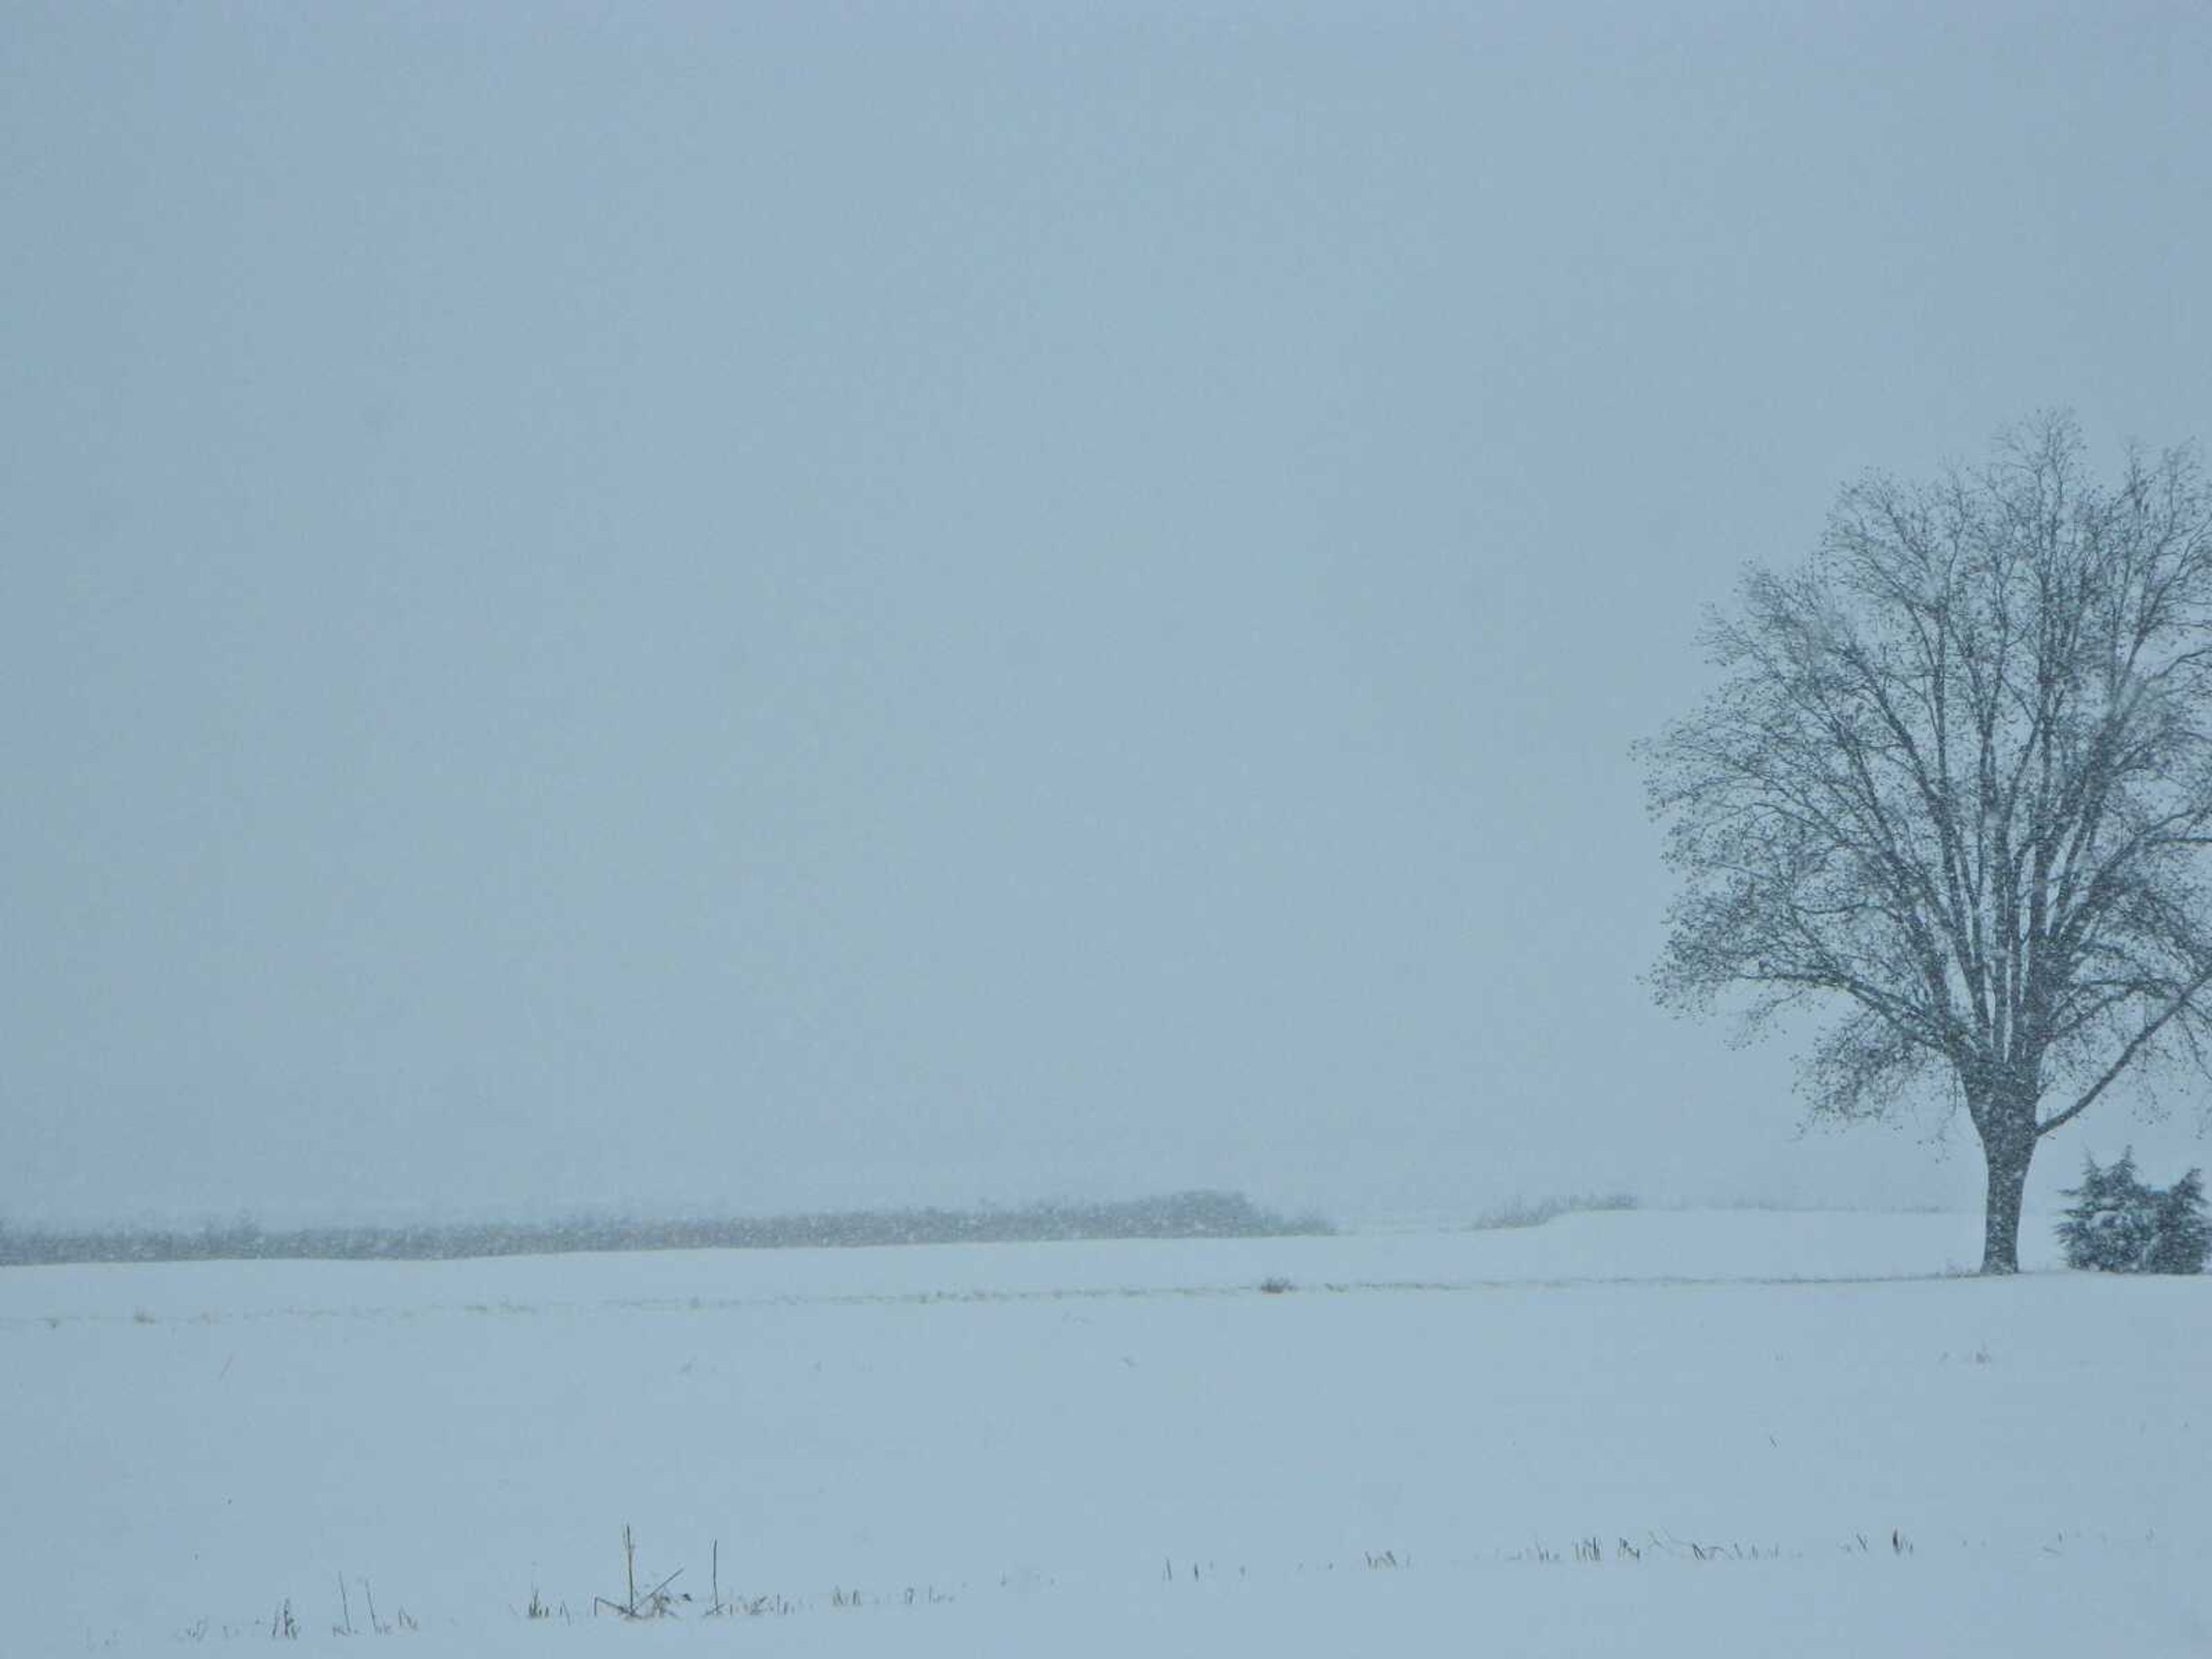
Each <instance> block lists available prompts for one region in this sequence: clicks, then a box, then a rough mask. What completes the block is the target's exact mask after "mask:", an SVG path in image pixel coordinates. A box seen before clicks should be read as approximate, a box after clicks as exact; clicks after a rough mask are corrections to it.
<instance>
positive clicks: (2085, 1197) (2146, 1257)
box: [2058, 1147, 2212, 1273]
mask: <svg viewBox="0 0 2212 1659" xmlns="http://www.w3.org/2000/svg"><path fill="white" fill-rule="evenodd" d="M2063 1195H2064V1196H2065V1197H2068V1198H2070V1199H2072V1200H2074V1202H2073V1203H2072V1204H2071V1205H2070V1206H2069V1207H2068V1208H2067V1211H2066V1213H2065V1218H2064V1219H2063V1220H2062V1221H2060V1222H2059V1224H2058V1239H2059V1243H2061V1244H2063V1246H2064V1247H2065V1250H2066V1265H2067V1266H2068V1267H2081V1268H2087V1269H2090V1270H2092V1271H2093V1272H2097V1273H2202V1272H2203V1271H2204V1262H2205V1258H2206V1256H2207V1255H2212V1225H2208V1222H2207V1219H2206V1216H2205V1211H2204V1176H2203V1171H2201V1170H2191V1171H2190V1172H2189V1173H2188V1174H2187V1175H2185V1176H2182V1177H2181V1179H2180V1180H2179V1181H2177V1182H2174V1183H2173V1185H2172V1186H2171V1187H2166V1188H2157V1187H2150V1186H2146V1185H2144V1184H2143V1182H2142V1180H2141V1179H2139V1178H2138V1177H2137V1176H2136V1160H2135V1152H2134V1149H2133V1148H2132V1147H2130V1148H2129V1149H2128V1150H2127V1151H2125V1152H2122V1153H2121V1154H2120V1158H2119V1161H2118V1163H2116V1164H2106V1165H2104V1166H2103V1167H2101V1168H2100V1167H2099V1165H2098V1163H2097V1160H2096V1159H2095V1158H2086V1157H2085V1158H2083V1160H2082V1170H2081V1185H2080V1186H2078V1187H2071V1188H2067V1189H2066V1191H2065V1193H2064V1194H2063Z"/></svg>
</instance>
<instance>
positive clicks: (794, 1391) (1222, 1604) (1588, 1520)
mask: <svg viewBox="0 0 2212 1659" xmlns="http://www.w3.org/2000/svg"><path fill="white" fill-rule="evenodd" d="M2047 1233H2048V1229H2047V1225H2045V1224H2044V1223H2042V1222H2040V1221H2037V1222H2034V1223H2032V1224H2031V1238H2030V1241H2029V1243H2030V1246H2031V1249H2030V1259H2031V1265H2034V1266H2039V1267H2044V1268H2045V1269H2047V1268H2048V1267H2049V1265H2050V1264H2049V1261H2048V1251H2047V1248H2046V1247H2045V1244H2044V1240H2045V1238H2046V1237H2047ZM1978 1251H1979V1237H1978V1221H1977V1220H1976V1219H1975V1218H1971V1217H1959V1216H1926V1215H1903V1216H1880V1215H1788V1214H1774V1213H1761V1212H1729V1213H1719V1214H1705V1213H1668V1212H1643V1213H1632V1214H1619V1215H1598V1216H1575V1217H1569V1218H1563V1219H1561V1220H1558V1221H1554V1222H1553V1223H1551V1224H1549V1225H1547V1226H1545V1227H1542V1228H1538V1229H1533V1230H1529V1231H1520V1232H1496V1233H1479V1234H1469V1233H1441V1232H1440V1233H1426V1234H1420V1233H1414V1234H1392V1235H1386V1236H1365V1237H1361V1236H1354V1237H1339V1238H1329V1239H1277V1240H1264V1241H1249V1242H1245V1241H1237V1242H1222V1243H1102V1244H1051V1245H1035V1246H1023V1245H995V1246H976V1247H936V1248H927V1249H881V1250H843V1251H775V1252H731V1253H704V1252H702V1253H689V1254H680V1255H620V1256H569V1257H550V1258H530V1259H515V1260H507V1261H487V1262H453V1263H366V1262H342V1263H317V1262H267V1263H192V1264H179V1265H174V1266H150V1267H149V1266H131V1267H52V1268H19V1269H9V1270H4V1271H0V1401H4V1413H5V1415H4V1429H5V1438H4V1459H5V1462H4V1467H0V1490H4V1492H5V1494H6V1497H5V1501H4V1503H0V1651H4V1652H7V1653H9V1654H23V1655H29V1656H44V1655H57V1656H58V1655H63V1654H70V1653H82V1652H86V1651H88V1650H89V1651H119V1652H128V1653H162V1654H171V1653H176V1652H178V1651H179V1650H185V1649H190V1648H192V1647H196V1646H199V1647H210V1648H218V1649H223V1650H237V1647H238V1644H240V1643H252V1644H265V1643H267V1642H268V1640H269V1638H270V1624H271V1620H272V1619H276V1618H280V1617H281V1614H280V1607H281V1605H282V1604H283V1602H285V1601H286V1600H287V1599H288V1598H289V1602H290V1607H291V1610H292V1614H293V1617H294V1620H295V1623H296V1625H297V1627H298V1630H299V1632H300V1634H299V1638H298V1642H297V1644H296V1646H295V1647H292V1648H289V1649H288V1650H289V1651H296V1652H313V1651H338V1652H344V1653H348V1654H352V1653H356V1651H357V1650H358V1649H359V1648H360V1647H361V1646H362V1644H367V1645H368V1648H369V1649H370V1650H372V1651H375V1652H381V1651H384V1650H386V1648H387V1647H389V1648H390V1650H392V1651H393V1652H394V1653H398V1654H410V1653H411V1654H417V1655H422V1656H425V1659H428V1656H449V1655H452V1656H458V1655H489V1656H510V1655H539V1654H543V1655H547V1656H560V1655H568V1654H578V1655H590V1656H599V1655H604V1654H609V1653H614V1652H623V1653H629V1652H634V1651H644V1650H651V1651H653V1652H655V1653H661V1652H668V1653H678V1652H681V1653H687V1654H689V1653H705V1652H720V1651H736V1652H752V1653H772V1654H789V1655H844V1654H860V1653H869V1654H874V1653H889V1652H896V1653H901V1654H908V1655H917V1654H918V1655H923V1656H937V1655H948V1656H949V1655H956V1654H957V1655H963V1656H964V1655H972V1654H1000V1653H1003V1654H1024V1655H1036V1654H1051V1655H1055V1656H1059V1655H1073V1656H1090V1655H1098V1656H1109V1655H1110V1656H1115V1659H1127V1656H1135V1655H1160V1654H1193V1655H1197V1654H1204V1655H1207V1656H1220V1655H1225V1654H1231V1653H1237V1652H1264V1653H1267V1654H1269V1655H1271V1656H1281V1655H1297V1654H1308V1653H1311V1654H1330V1655H1345V1654H1358V1653H1389V1654H1407V1653H1431V1652H1433V1653H1451V1654H1467V1653H1491V1652H1495V1653H1500V1654H1515V1655H1520V1654H1555V1653H1557V1654H1567V1653H1608V1652H1617V1653H1626V1652H1635V1653H1641V1654H1673V1653H1681V1654H1697V1655H1700V1656H1704V1655H1712V1654H1760V1655H1765V1654H1771V1653H1778V1652H1790V1653H1802V1654H1812V1653H1820V1654H1838V1655H1844V1654H1849V1655H1869V1654H1877V1653H1880V1654H1893V1655H1908V1654H1975V1653H1990V1654H1999V1653H2002V1654H2008V1655H2015V1656H2018V1655H2031V1654H2051V1655H2062V1654H2063V1655H2067V1656H2069V1659H2075V1656H2080V1655H2082V1654H2088V1653H2112V1654H2128V1655H2142V1654H2196V1655H2204V1654H2212V1589H2208V1583H2212V1569H2208V1567H2207V1565H2206V1564H2207V1563H2208V1562H2212V1501H2208V1499H2207V1498H2206V1495H2205V1494H2206V1493H2207V1492H2208V1491H2212V1280H2208V1279H2196V1280H2115V1279H2098V1278H2092V1277H2088V1276H2081V1275H2073V1274H2067V1273H2057V1272H2051V1271H2042V1272H2032V1273H2027V1274H2025V1275H2023V1276H2022V1277H2021V1278H2020V1279H2015V1280H2010V1281H2003V1282H1984V1281H1979V1280H1975V1279H1960V1278H1948V1277H1945V1276H1944V1275H1945V1273H1946V1270H1947V1269H1950V1268H1955V1267H1959V1266H1961V1265H1962V1264H1966V1263H1970V1262H1971V1261H1974V1260H1975V1259H1977V1257H1978ZM1278 1276H1279V1277H1281V1278H1284V1279H1289V1280H1290V1281H1291V1283H1292V1285H1293V1286H1294V1288H1293V1289H1291V1290H1290V1291H1285V1292H1282V1293H1279V1294H1267V1293H1262V1292H1261V1291H1260V1290H1259V1289H1258V1288H1257V1286H1258V1285H1260V1283H1261V1280H1262V1279H1267V1278H1270V1277H1278ZM624 1523H629V1525H631V1526H633V1527H634V1528H635V1533H636V1536H637V1540H638V1547H639V1560H638V1569H639V1573H640V1576H641V1579H644V1580H646V1581H648V1582H651V1581H657V1580H659V1578H661V1577H663V1576H664V1575H665V1574H667V1573H669V1572H671V1571H676V1570H677V1569H678V1568H681V1569H682V1570H683V1571H682V1575H681V1577H678V1578H677V1579H676V1580H675V1581H674V1583H673V1584H672V1585H671V1591H677V1592H683V1591H688V1592H690V1595H692V1597H693V1598H694V1599H693V1600H691V1601H688V1602H678V1604H677V1606H678V1609H679V1611H680V1613H681V1614H682V1617H681V1618H680V1619H671V1620H667V1621H664V1622H661V1623H659V1624H656V1625H653V1626H629V1625H627V1624H625V1623H623V1622H622V1621H620V1620H615V1619H611V1618H610V1617H608V1616H606V1615H605V1613H601V1615H600V1616H599V1617H598V1618H597V1619H596V1620H595V1619H594V1618H593V1617H592V1599H593V1597H594V1596H595V1595H614V1596H618V1595H621V1594H622V1593H623V1562H622V1556H621V1549H620V1534H621V1529H622V1528H623V1525H624ZM716 1540H719V1541H720V1581H721V1589H722V1592H723V1594H724V1595H725V1596H726V1597H736V1596H743V1597H745V1598H760V1600H759V1601H757V1603H756V1605H757V1606H758V1607H760V1611H759V1612H758V1613H753V1614H744V1613H741V1614H738V1615H737V1616H734V1617H730V1618H726V1619H704V1618H702V1617H701V1616H700V1615H701V1614H702V1612H703V1611H704V1604H705V1602H706V1601H707V1599H708V1592H709V1560H710V1546H711V1545H712V1543H713V1541H716ZM1592 1540H1594V1541H1595V1546H1596V1555H1597V1558H1598V1559H1596V1560H1595V1561H1587V1560H1580V1559H1577V1553H1578V1552H1577V1545H1578V1543H1579V1542H1582V1541H1592ZM1585 1547H1586V1546H1585ZM341 1577H343V1580H344V1582H345V1584H346V1586H347V1590H348V1597H347V1600H348V1603H349V1608H350V1618H351V1621H352V1624H353V1626H354V1627H355V1631H356V1634H355V1635H353V1636H352V1637H350V1638H342V1637H337V1636H334V1635H333V1634H332V1626H334V1625H335V1624H337V1623H338V1622H339V1621H340V1620H341V1618H342V1616H343V1613H342V1604H341V1601H340V1596H339V1589H338V1585H339V1581H340V1578H341ZM364 1581H366V1585H367V1587H368V1589H373V1591H374V1597H375V1606H376V1610H377V1615H378V1618H379V1619H380V1620H381V1621H382V1622H383V1623H385V1624H386V1625H388V1626H392V1633H391V1634H390V1635H388V1636H380V1635H378V1634H375V1633H374V1632H371V1631H370V1630H369V1629H368V1605H367V1601H368V1589H365V1588H364ZM533 1588H534V1589H536V1590H537V1591H538V1593H539V1594H540V1595H542V1597H543V1598H544V1601H545V1603H547V1604H548V1605H549V1606H550V1607H551V1609H552V1610H553V1616H552V1617H551V1618H550V1619H548V1620H530V1619H528V1618H526V1617H525V1616H524V1613H525V1609H526V1607H527V1604H528V1603H529V1601H530V1600H531V1596H532V1590H533ZM402 1608H404V1610H405V1614H406V1621H407V1622H406V1624H404V1625H403V1624H402V1622H401V1620H400V1619H399V1613H400V1610H401V1609H402ZM564 1608H565V1610H566V1613H567V1615H568V1616H567V1617H566V1618H565V1619H564V1618H563V1616H562V1610H563V1609H564ZM408 1626H413V1628H409V1627H408Z"/></svg>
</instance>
